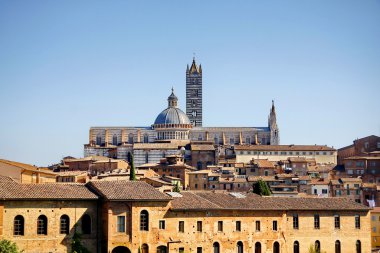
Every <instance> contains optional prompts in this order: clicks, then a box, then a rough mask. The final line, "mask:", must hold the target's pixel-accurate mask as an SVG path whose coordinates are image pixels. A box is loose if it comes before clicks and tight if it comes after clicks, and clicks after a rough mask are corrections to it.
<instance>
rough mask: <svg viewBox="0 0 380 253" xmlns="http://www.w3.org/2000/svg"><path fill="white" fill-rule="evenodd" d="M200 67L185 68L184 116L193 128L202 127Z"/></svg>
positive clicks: (193, 64) (192, 65)
mask: <svg viewBox="0 0 380 253" xmlns="http://www.w3.org/2000/svg"><path fill="white" fill-rule="evenodd" d="M202 114H203V112H202V66H201V65H200V64H199V66H197V64H196V63H195V58H193V63H192V64H191V67H190V68H189V65H187V68H186V115H187V117H189V119H190V122H191V124H192V125H193V126H202Z"/></svg>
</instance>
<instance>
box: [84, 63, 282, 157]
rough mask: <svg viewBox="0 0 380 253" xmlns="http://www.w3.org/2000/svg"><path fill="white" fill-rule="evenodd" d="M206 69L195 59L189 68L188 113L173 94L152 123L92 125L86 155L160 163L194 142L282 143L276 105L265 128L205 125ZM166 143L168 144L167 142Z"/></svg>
mask: <svg viewBox="0 0 380 253" xmlns="http://www.w3.org/2000/svg"><path fill="white" fill-rule="evenodd" d="M202 85H203V84H202V68H201V66H200V65H199V66H198V65H197V64H196V62H195V60H193V63H192V65H191V67H190V68H189V67H187V69H186V113H184V112H183V111H182V110H181V109H179V108H178V98H177V96H176V95H175V94H174V91H173V89H172V93H171V94H170V96H169V97H168V107H167V108H166V109H164V110H163V111H162V112H161V113H160V114H158V116H157V118H156V120H155V121H154V123H153V124H152V125H151V126H145V127H91V128H90V131H89V142H88V144H85V145H84V155H85V156H92V155H100V156H107V157H112V158H118V159H127V160H130V157H131V156H132V155H134V159H135V163H136V164H137V165H141V164H143V163H156V162H159V159H160V158H162V157H165V155H173V154H180V153H181V152H183V147H184V146H185V145H187V144H189V143H190V142H191V141H211V142H212V143H213V144H214V146H215V149H217V148H218V147H219V146H231V147H233V146H234V145H237V144H239V145H241V144H262V145H277V144H279V141H280V137H279V128H278V125H277V120H276V109H275V106H274V103H273V102H272V108H271V109H270V114H269V116H268V126H265V127H203V126H202V124H203V108H202V103H203V102H202ZM163 143H165V144H163Z"/></svg>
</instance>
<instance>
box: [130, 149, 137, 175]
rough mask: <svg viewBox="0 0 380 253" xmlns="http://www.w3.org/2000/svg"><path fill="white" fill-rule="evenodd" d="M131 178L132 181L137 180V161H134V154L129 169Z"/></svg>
mask: <svg viewBox="0 0 380 253" xmlns="http://www.w3.org/2000/svg"><path fill="white" fill-rule="evenodd" d="M129 180H130V181H136V180H137V179H136V169H135V163H134V161H133V155H132V156H131V169H130V171H129Z"/></svg>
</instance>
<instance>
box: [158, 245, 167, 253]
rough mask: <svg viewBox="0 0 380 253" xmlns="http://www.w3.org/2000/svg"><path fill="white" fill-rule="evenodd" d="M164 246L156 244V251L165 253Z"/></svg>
mask: <svg viewBox="0 0 380 253" xmlns="http://www.w3.org/2000/svg"><path fill="white" fill-rule="evenodd" d="M166 252H167V250H166V246H158V247H157V253H166Z"/></svg>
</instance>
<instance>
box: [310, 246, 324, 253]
mask: <svg viewBox="0 0 380 253" xmlns="http://www.w3.org/2000/svg"><path fill="white" fill-rule="evenodd" d="M309 253H326V251H321V250H320V249H318V247H317V246H316V245H313V244H310V246H309Z"/></svg>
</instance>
